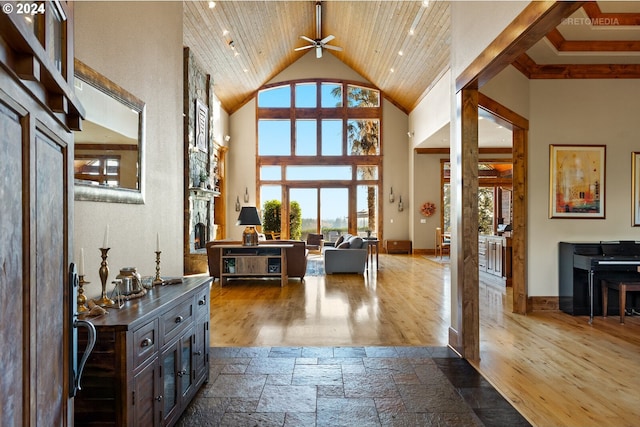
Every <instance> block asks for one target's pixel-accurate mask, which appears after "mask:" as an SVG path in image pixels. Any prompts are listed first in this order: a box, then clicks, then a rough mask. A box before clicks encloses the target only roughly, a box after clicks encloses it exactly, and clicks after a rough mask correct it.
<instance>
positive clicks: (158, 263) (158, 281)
mask: <svg viewBox="0 0 640 427" xmlns="http://www.w3.org/2000/svg"><path fill="white" fill-rule="evenodd" d="M161 253H162V251H156V277H155V278H154V279H153V284H154V285H159V284H161V283H162V282H163V280H162V277H160V254H161Z"/></svg>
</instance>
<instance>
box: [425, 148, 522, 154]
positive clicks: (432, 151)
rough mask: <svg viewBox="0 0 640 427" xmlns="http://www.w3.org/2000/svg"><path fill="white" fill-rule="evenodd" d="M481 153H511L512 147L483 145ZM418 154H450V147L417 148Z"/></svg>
mask: <svg viewBox="0 0 640 427" xmlns="http://www.w3.org/2000/svg"><path fill="white" fill-rule="evenodd" d="M478 150H479V153H480V154H511V148H510V147H481V148H479V149H478ZM415 151H416V154H449V148H447V147H436V148H416V149H415Z"/></svg>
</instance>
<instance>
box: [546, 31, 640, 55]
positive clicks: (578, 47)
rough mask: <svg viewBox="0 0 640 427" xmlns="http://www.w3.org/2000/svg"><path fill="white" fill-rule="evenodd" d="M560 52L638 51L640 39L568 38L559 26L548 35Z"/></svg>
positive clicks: (639, 49)
mask: <svg viewBox="0 0 640 427" xmlns="http://www.w3.org/2000/svg"><path fill="white" fill-rule="evenodd" d="M546 37H547V39H548V40H549V41H550V42H551V44H552V45H553V46H554V47H555V48H556V49H557V50H558V51H560V52H638V51H640V40H567V39H565V38H564V36H563V35H562V34H561V33H560V31H559V30H558V29H557V28H554V29H553V30H551V31H549V33H548V34H547V35H546Z"/></svg>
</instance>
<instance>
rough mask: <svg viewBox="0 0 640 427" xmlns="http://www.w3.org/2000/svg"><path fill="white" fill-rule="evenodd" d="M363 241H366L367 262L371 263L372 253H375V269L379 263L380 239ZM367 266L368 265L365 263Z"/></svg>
mask: <svg viewBox="0 0 640 427" xmlns="http://www.w3.org/2000/svg"><path fill="white" fill-rule="evenodd" d="M364 241H365V242H367V253H368V259H369V264H373V255H374V254H375V256H376V270H377V269H378V267H379V265H380V263H379V260H380V258H379V254H380V241H379V240H378V239H371V238H369V239H366V238H365V239H364ZM367 267H368V265H367Z"/></svg>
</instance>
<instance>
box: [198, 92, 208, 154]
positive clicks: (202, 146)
mask: <svg viewBox="0 0 640 427" xmlns="http://www.w3.org/2000/svg"><path fill="white" fill-rule="evenodd" d="M195 131H196V134H195V143H196V148H197V149H198V150H200V151H204V152H205V153H208V152H209V108H208V107H207V106H206V105H205V104H204V103H203V102H202V101H200V100H199V99H196V113H195Z"/></svg>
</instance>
